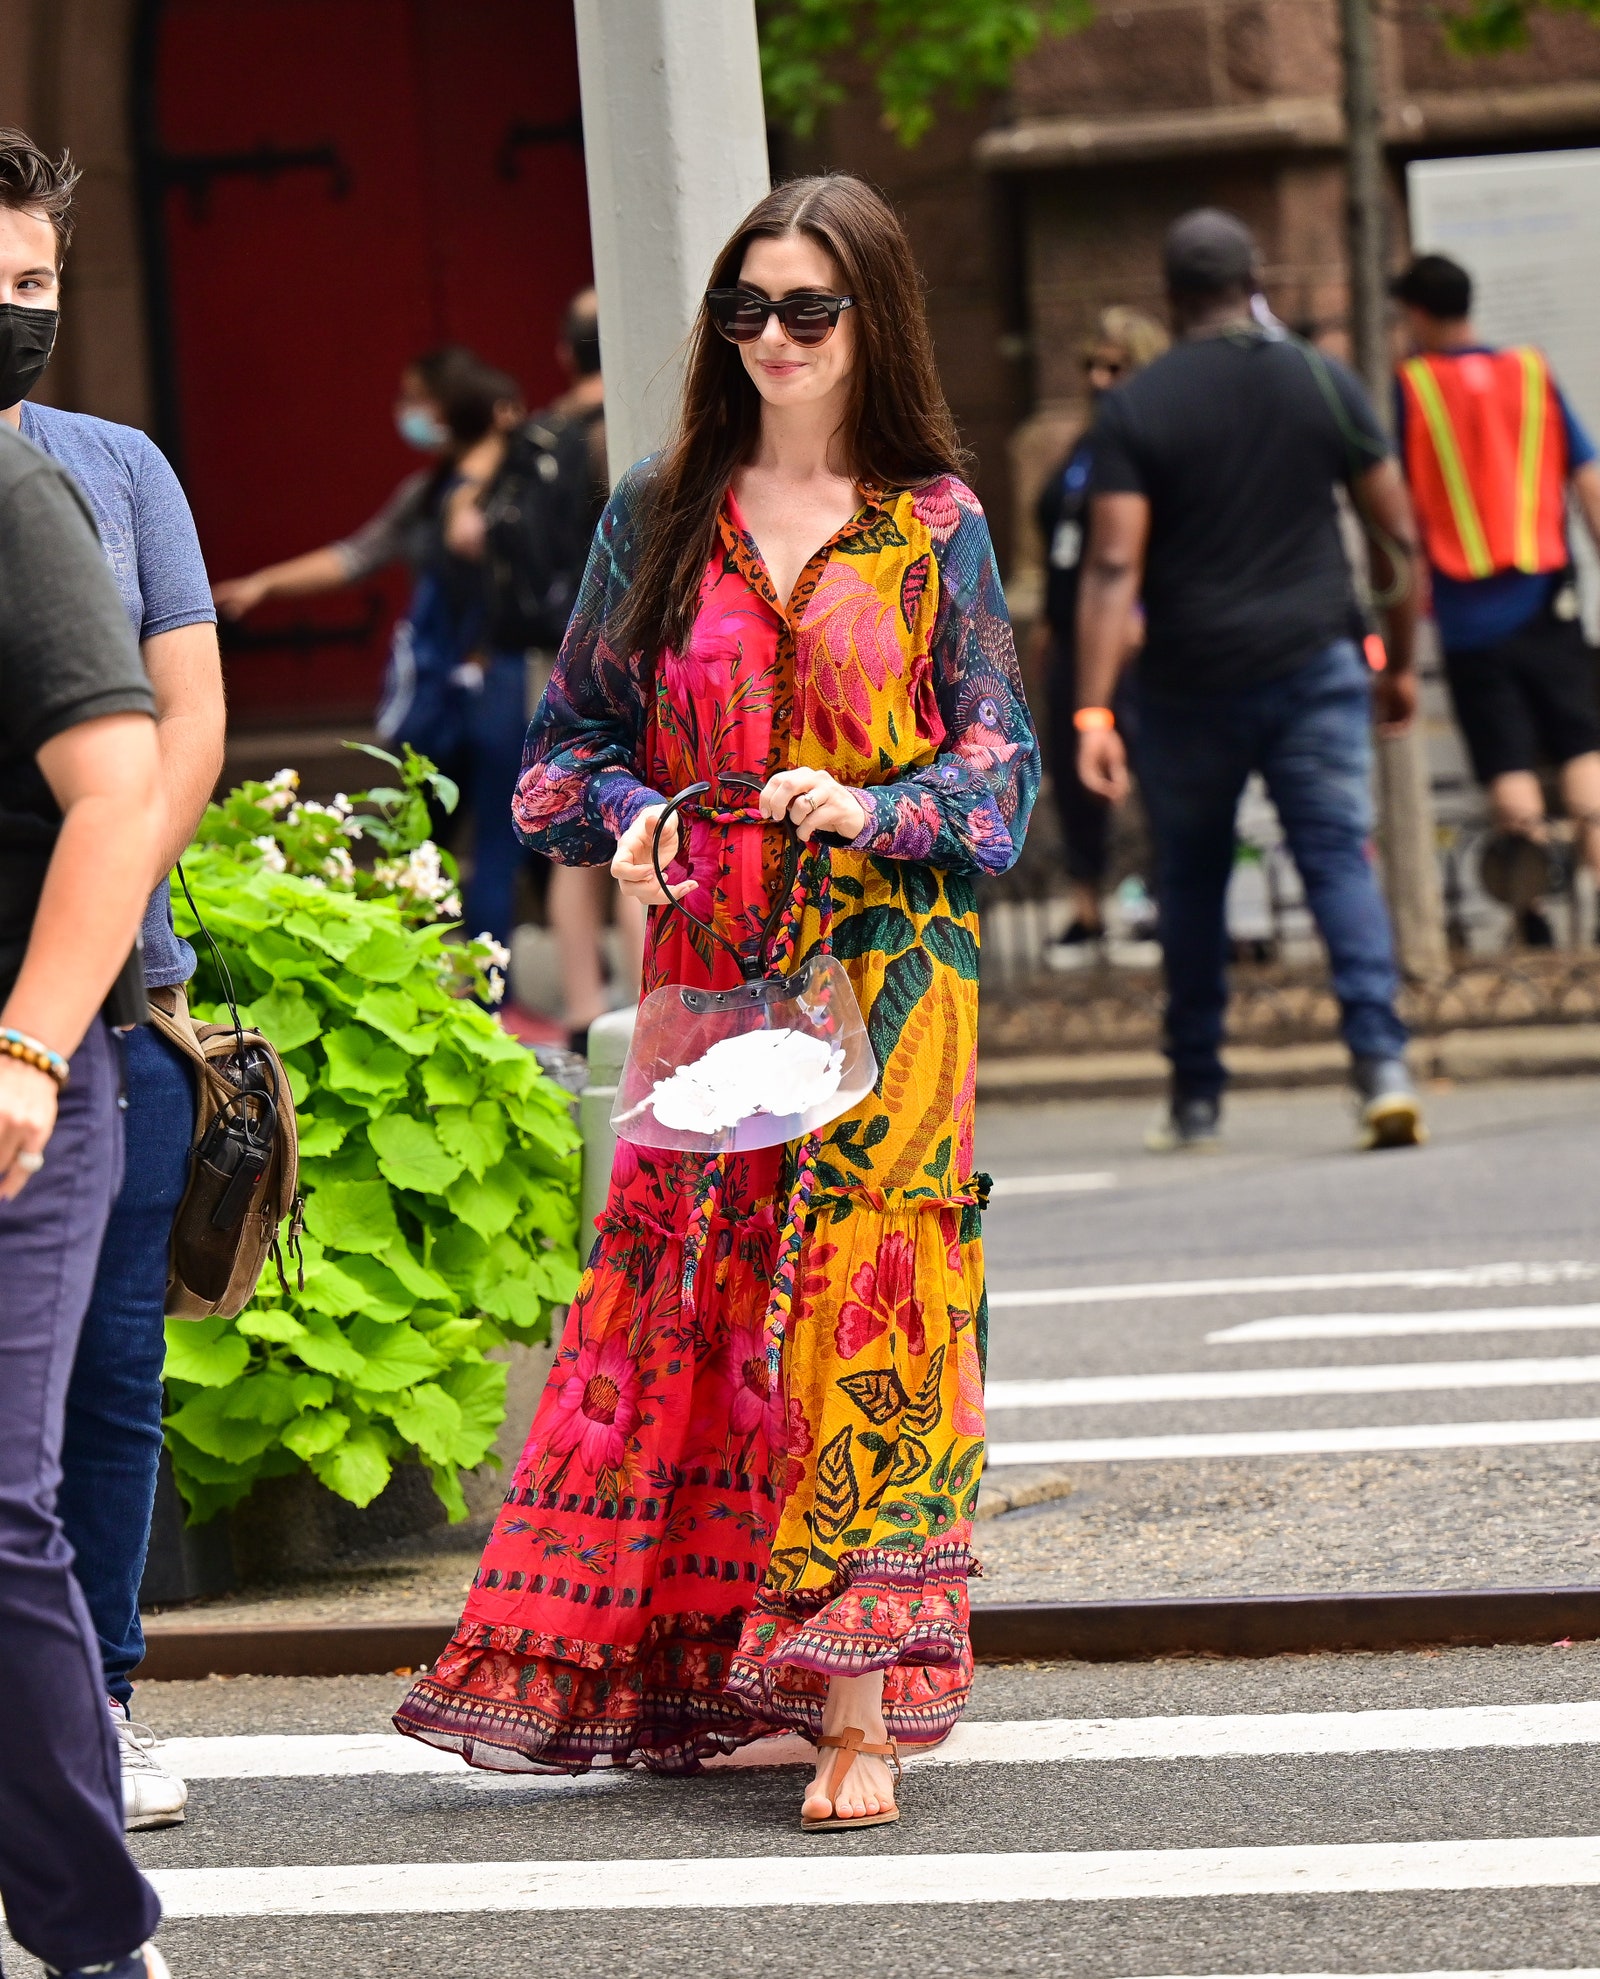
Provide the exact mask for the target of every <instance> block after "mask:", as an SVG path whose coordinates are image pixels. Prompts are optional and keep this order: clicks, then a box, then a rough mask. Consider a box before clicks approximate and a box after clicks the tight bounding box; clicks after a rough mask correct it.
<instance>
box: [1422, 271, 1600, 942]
mask: <svg viewBox="0 0 1600 1979" xmlns="http://www.w3.org/2000/svg"><path fill="white" fill-rule="evenodd" d="M1392 288H1393V293H1394V295H1395V297H1396V299H1397V300H1398V301H1399V303H1400V304H1401V307H1402V309H1403V310H1404V313H1405V318H1406V324H1407V328H1408V329H1409V331H1410V335H1411V341H1412V344H1413V346H1414V349H1415V353H1416V354H1415V355H1414V356H1413V357H1412V358H1410V359H1409V360H1408V361H1407V362H1406V363H1405V364H1403V365H1401V367H1400V371H1399V377H1398V381H1397V384H1398V411H1397V432H1398V436H1399V440H1400V447H1401V454H1402V458H1403V460H1404V463H1405V470H1406V477H1407V479H1408V480H1409V482H1410V484H1411V497H1412V501H1413V503H1414V505H1415V508H1416V513H1417V522H1418V525H1419V528H1420V531H1421V536H1422V543H1423V548H1424V550H1425V551H1426V554H1427V559H1428V565H1429V568H1430V571H1431V573H1432V580H1433V615H1434V619H1435V622H1436V623H1437V625H1438V629H1439V641H1440V644H1441V646H1442V647H1443V649H1444V665H1445V678H1446V680H1447V681H1448V683H1449V687H1450V698H1451V701H1452V702H1453V704H1454V707H1455V713H1456V720H1457V722H1458V723H1459V724H1460V727H1461V732H1462V735H1463V736H1464V737H1465V739H1466V744H1467V749H1468V753H1469V754H1470V755H1471V758H1472V766H1473V769H1474V771H1475V772H1476V774H1477V777H1478V780H1479V782H1480V783H1482V784H1483V785H1484V787H1485V789H1486V790H1487V791H1488V794H1489V802H1490V806H1491V808H1492V810H1493V813H1494V817H1495V821H1496V822H1497V823H1498V824H1499V825H1500V826H1501V827H1502V828H1503V829H1505V830H1508V831H1514V832H1521V833H1524V834H1526V835H1527V836H1529V837H1531V838H1536V839H1541V840H1542V839H1543V838H1544V836H1545V835H1546V829H1547V828H1546V820H1545V809H1544V796H1543V792H1542V789H1541V787H1540V783H1539V778H1538V775H1537V769H1538V766H1539V764H1540V763H1541V761H1543V762H1549V763H1553V764H1554V765H1555V766H1556V768H1557V769H1558V771H1559V775H1560V784H1561V795H1562V800H1563V802H1564V804H1565V806H1566V809H1567V812H1568V814H1569V816H1571V817H1572V818H1573V819H1574V820H1575V821H1576V822H1577V825H1578V830H1579V835H1580V839H1581V841H1582V845H1583V850H1584V854H1585V856H1586V858H1587V859H1588V862H1589V864H1590V865H1591V866H1592V867H1593V868H1594V869H1595V870H1596V872H1597V873H1600V703H1597V697H1596V663H1595V655H1594V652H1593V650H1592V649H1591V647H1590V646H1589V645H1588V643H1587V641H1586V640H1585V638H1584V635H1583V628H1582V626H1581V624H1580V623H1579V619H1578V600H1577V588H1576V585H1575V583H1574V581H1573V575H1572V569H1571V556H1570V552H1569V549H1568V544H1567V498H1568V492H1569V490H1570V492H1571V494H1572V497H1573V498H1574V500H1575V502H1576V504H1577V506H1578V508H1579V509H1580V511H1581V512H1582V515H1583V519H1584V521H1585V523H1586V524H1587V525H1588V528H1589V531H1590V534H1591V535H1593V536H1594V537H1595V539H1596V541H1597V542H1600V464H1597V463H1596V458H1595V449H1594V446H1593V444H1592V443H1591V441H1590V439H1589V436H1588V434H1587V433H1585V431H1584V430H1583V427H1582V426H1581V425H1580V423H1579V422H1578V419H1577V417H1576V416H1575V414H1574V413H1573V411H1572V409H1571V407H1570V406H1569V405H1568V404H1567V401H1566V399H1565V397H1564V396H1563V394H1562V391H1561V388H1560V386H1559V385H1558V384H1557V383H1556V381H1555V379H1554V377H1553V376H1552V375H1551V371H1550V367H1549V365H1548V364H1547V362H1546V361H1545V359H1544V357H1543V355H1542V354H1541V353H1540V352H1539V351H1537V350H1535V349H1533V348H1531V347H1524V348H1520V349H1510V350H1494V349H1491V348H1490V347H1489V346H1488V345H1486V344H1484V343H1483V342H1482V341H1481V340H1480V339H1479V337H1478V335H1477V333H1476V331H1475V330H1474V328H1473V324H1472V278H1471V277H1470V275H1468V273H1467V271H1466V270H1465V269H1464V268H1462V267H1461V266H1460V265H1459V264H1458V263H1456V262H1454V261H1452V260H1450V259H1449V257H1448V256H1446V255H1443V254H1424V255H1421V256H1419V257H1418V258H1417V259H1416V260H1415V261H1413V262H1412V263H1411V265H1410V267H1409V268H1407V269H1406V270H1405V272H1404V273H1403V274H1401V275H1400V276H1398V277H1397V278H1396V280H1395V281H1394V283H1393V284H1392ZM1518 932H1519V934H1520V936H1521V938H1522V939H1523V940H1524V941H1525V942H1526V943H1528V945H1529V946H1531V947H1549V946H1550V945H1551V944H1552V942H1553V941H1554V934H1553V931H1552V929H1551V926H1550V922H1549V920H1548V918H1547V917H1546V916H1545V914H1544V913H1543V912H1542V911H1541V909H1540V908H1539V907H1538V906H1531V907H1528V908H1525V909H1524V910H1523V912H1522V914H1521V915H1520V917H1519V928H1518Z"/></svg>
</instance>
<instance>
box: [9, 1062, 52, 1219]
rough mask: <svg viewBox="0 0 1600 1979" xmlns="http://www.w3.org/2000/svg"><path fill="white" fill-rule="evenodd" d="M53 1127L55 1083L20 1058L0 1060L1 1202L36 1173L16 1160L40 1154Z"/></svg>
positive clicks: (33, 1168) (35, 1170) (15, 1192)
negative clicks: (20, 1157)
mask: <svg viewBox="0 0 1600 1979" xmlns="http://www.w3.org/2000/svg"><path fill="white" fill-rule="evenodd" d="M55 1124H56V1082H55V1080H54V1079H52V1078H51V1076H50V1074H49V1073H48V1072H41V1071H40V1070H39V1069H38V1067H37V1066H35V1065H28V1064H25V1063H24V1061H23V1060H22V1059H20V1058H0V1202H9V1201H10V1199H11V1198H12V1197H13V1196H14V1195H16V1194H17V1192H18V1191H19V1190H20V1189H21V1188H22V1186H23V1184H24V1183H25V1182H26V1181H27V1179H28V1177H29V1176H30V1175H33V1174H36V1173H37V1168H36V1167H34V1166H27V1167H24V1166H23V1165H22V1164H21V1163H20V1162H19V1161H18V1159H17V1157H18V1156H19V1155H23V1156H38V1155H41V1154H43V1153H44V1147H45V1143H46V1141H48V1140H49V1138H50V1133H51V1130H52V1128H53V1127H54V1126H55Z"/></svg>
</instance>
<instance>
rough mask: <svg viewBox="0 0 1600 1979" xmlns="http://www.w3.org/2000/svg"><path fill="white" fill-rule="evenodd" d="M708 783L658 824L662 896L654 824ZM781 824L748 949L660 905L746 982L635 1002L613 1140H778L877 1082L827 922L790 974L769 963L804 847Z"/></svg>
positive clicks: (756, 783)
mask: <svg viewBox="0 0 1600 1979" xmlns="http://www.w3.org/2000/svg"><path fill="white" fill-rule="evenodd" d="M719 781H720V783H721V784H723V785H724V786H730V787H732V788H735V789H737V790H739V791H740V793H741V794H743V795H745V796H747V797H753V796H754V795H755V794H756V793H757V792H759V791H760V789H761V787H762V779H761V778H759V777H753V776H741V775H728V776H724V777H722V778H721V779H719ZM711 788H712V786H711V785H710V784H709V783H694V784H690V785H689V787H688V789H686V790H681V791H679V793H678V795H677V796H676V797H674V798H673V800H672V802H671V803H670V804H668V805H667V806H666V807H665V809H664V810H663V811H662V814H661V817H660V819H659V820H658V822H657V824H656V831H655V839H654V842H653V844H652V847H651V860H652V863H653V864H654V866H655V871H656V878H657V880H658V881H659V882H660V883H661V888H662V891H663V892H664V893H666V892H667V891H668V882H667V877H666V874H665V873H664V872H663V871H662V867H661V833H662V829H663V827H664V826H665V824H666V822H667V820H668V818H670V817H672V816H673V815H674V814H675V813H676V812H678V811H679V810H680V809H681V808H682V807H683V806H685V805H687V804H689V803H691V802H692V801H693V800H694V799H695V798H697V797H701V796H703V795H704V794H705V793H706V792H708V791H709V790H710V789H711ZM753 821H754V812H753V808H752V822H753ZM778 829H780V830H782V831H783V832H784V833H785V834H786V838H787V843H786V845H785V848H784V859H783V866H782V871H781V876H780V879H779V883H778V886H777V889H776V898H775V901H774V905H773V909H772V912H771V914H770V916H769V917H768V920H767V924H766V926H765V927H764V928H763V929H762V931H761V937H760V940H759V941H758V942H756V943H755V944H753V950H754V952H753V954H746V953H742V952H741V951H740V949H739V948H738V947H737V946H736V945H735V944H734V943H733V942H731V941H729V940H728V939H727V938H726V937H725V936H723V935H722V934H720V933H718V931H717V930H716V929H715V928H713V927H712V926H711V925H710V924H709V923H708V922H706V921H702V920H701V919H700V917H699V916H698V915H697V914H694V913H691V912H690V910H689V909H688V908H687V907H685V906H684V905H683V903H682V902H681V901H673V902H672V903H671V905H670V906H669V907H668V908H667V910H666V911H667V912H668V913H672V912H674V911H676V912H677V913H680V914H683V915H684V916H685V917H686V918H687V919H688V920H690V921H692V922H693V923H694V924H695V926H696V927H698V928H699V929H700V930H701V931H702V932H703V933H704V934H706V935H707V936H709V938H710V939H711V940H712V941H713V942H715V943H716V944H717V946H718V947H719V948H721V949H723V950H724V951H725V952H726V953H727V954H728V955H730V956H732V958H733V960H734V961H735V962H736V963H737V964H738V966H739V972H740V974H741V976H743V978H744V980H743V982H742V983H741V984H740V985H739V986H738V987H737V988H736V989H726V990H706V989H690V988H688V987H686V986H685V985H682V984H670V985H668V986H666V987H665V988H662V989H658V990H652V991H651V993H650V994H649V995H648V996H647V997H646V998H645V999H644V1001H643V1003H641V1004H640V1006H639V1016H638V1021H637V1023H636V1024H635V1026H634V1033H633V1042H632V1044H631V1045H630V1047H629V1050H628V1059H627V1063H626V1064H625V1065H624V1066H623V1068H622V1076H621V1078H620V1080H619V1081H618V1085H617V1099H616V1104H615V1106H614V1107H613V1108H612V1112H611V1125H612V1127H613V1129H614V1130H615V1131H616V1134H617V1136H618V1138H619V1139H621V1140H625V1141H632V1142H633V1143H635V1144H636V1145H637V1146H639V1147H647V1148H663V1149H673V1150H680V1151H689V1152H694V1153H698V1154H730V1153H733V1152H736V1151H739V1150H744V1149H749V1148H767V1147H776V1146H778V1145H779V1144H780V1143H781V1142H784V1141H794V1140H799V1139H801V1138H802V1137H803V1136H805V1135H807V1134H811V1133H814V1132H816V1131H817V1130H818V1129H819V1128H822V1127H826V1126H827V1125H828V1124H829V1123H830V1122H831V1121H834V1120H837V1119H839V1118H840V1117H841V1116H842V1115H843V1114H846V1113H848V1112H849V1111H850V1109H851V1108H852V1107H853V1106H857V1105H859V1103H860V1102H861V1101H862V1100H863V1099H865V1098H866V1096H867V1094H868V1093H870V1092H871V1091H872V1089H873V1087H874V1085H875V1084H876V1083H877V1077H878V1062H877V1059H876V1058H875V1057H874V1055H873V1051H872V1046H871V1045H870V1044H869V1043H868V1041H867V1027H866V1024H865V1022H864V1021H863V1019H862V1015H861V1006H860V1005H859V1004H858V1003H857V1002H856V997H855V992H854V990H853V989H852V988H851V987H850V979H849V977H848V976H847V975H846V974H845V971H844V965H843V964H842V963H841V962H840V961H839V960H838V958H837V957H836V956H834V955H831V954H829V953H828V952H827V950H826V920H825V924H824V947H823V949H822V950H821V951H820V952H818V953H816V954H813V955H812V956H810V957H809V958H808V960H807V961H806V962H804V963H803V964H802V965H801V966H800V967H799V968H798V969H796V970H795V971H794V973H793V974H792V975H784V974H783V973H782V972H781V970H780V969H776V968H773V967H772V966H771V965H770V964H769V962H768V957H769V955H770V954H771V952H772V948H773V944H774V940H775V938H776V937H777V936H778V934H779V931H780V929H781V927H782V924H783V921H784V918H785V915H786V913H787V912H788V910H789V908H790V905H791V896H792V895H793V893H794V889H795V886H796V883H797V881H798V879H799V874H800V866H801V858H802V853H803V850H804V848H803V846H802V844H801V841H800V838H799V836H798V834H797V833H796V832H795V829H794V826H793V825H792V824H790V823H789V822H788V821H787V820H785V821H784V822H783V823H782V824H781V825H780V826H779V827H778ZM669 899H670V894H669Z"/></svg>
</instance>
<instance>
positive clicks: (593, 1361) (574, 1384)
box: [550, 1331, 639, 1477]
mask: <svg viewBox="0 0 1600 1979" xmlns="http://www.w3.org/2000/svg"><path fill="white" fill-rule="evenodd" d="M638 1420H639V1371H638V1369H637V1368H636V1367H635V1366H634V1365H633V1361H632V1359H631V1357H630V1355H629V1353H628V1342H627V1338H626V1336H625V1335H624V1334H623V1333H622V1332H620V1331H618V1332H615V1333H608V1334H607V1335H606V1337H605V1338H604V1339H603V1340H599V1341H595V1340H587V1341H585V1342H584V1344H583V1346H582V1347H581V1348H580V1349H579V1352H578V1359H577V1362H576V1365H575V1366H574V1367H573V1370H572V1372H571V1374H569V1375H568V1376H567V1378H566V1380H565V1381H564V1382H562V1384H561V1387H560V1389H559V1390H558V1391H557V1394H556V1409H555V1420H554V1422H553V1423H552V1424H551V1426H550V1449H551V1450H552V1451H553V1452H554V1453H555V1454H556V1455H557V1456H565V1454H566V1453H567V1451H569V1450H576V1451H577V1453H578V1462H579V1463H580V1464H581V1465H582V1467H583V1468H584V1470H586V1471H588V1473H589V1474H590V1476H591V1477H592V1476H593V1475H594V1474H595V1472H597V1471H601V1470H614V1469H615V1468H616V1467H617V1466H618V1465H619V1464H620V1463H621V1462H622V1459H623V1455H624V1452H625V1451H626V1450H627V1447H628V1437H629V1435H630V1433H631V1432H632V1430H633V1427H634V1425H635V1424H636V1423H637V1422H638Z"/></svg>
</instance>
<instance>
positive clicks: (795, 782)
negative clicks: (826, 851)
mask: <svg viewBox="0 0 1600 1979" xmlns="http://www.w3.org/2000/svg"><path fill="white" fill-rule="evenodd" d="M760 806H761V815H762V817H764V818H771V819H772V820H773V822H774V823H777V821H778V820H779V819H781V818H788V819H789V820H790V821H791V822H792V823H793V825H794V827H795V829H796V831H798V832H799V834H800V836H801V837H802V838H803V839H809V838H810V836H811V834H812V833H813V832H817V831H828V832H832V833H833V834H834V836H835V837H837V838H844V839H851V838H859V837H860V836H861V834H862V833H863V832H864V831H865V830H866V828H867V814H866V810H865V808H864V807H863V805H862V803H861V800H860V798H859V797H857V796H856V795H855V794H854V792H852V791H849V790H847V789H846V788H845V786H844V785H843V784H842V783H840V782H839V780H838V778H837V777H834V776H831V775H829V773H828V771H826V770H780V771H779V772H778V774H777V775H776V776H775V777H769V778H768V779H767V782H766V785H765V786H764V788H763V789H762V792H761V798H760Z"/></svg>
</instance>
